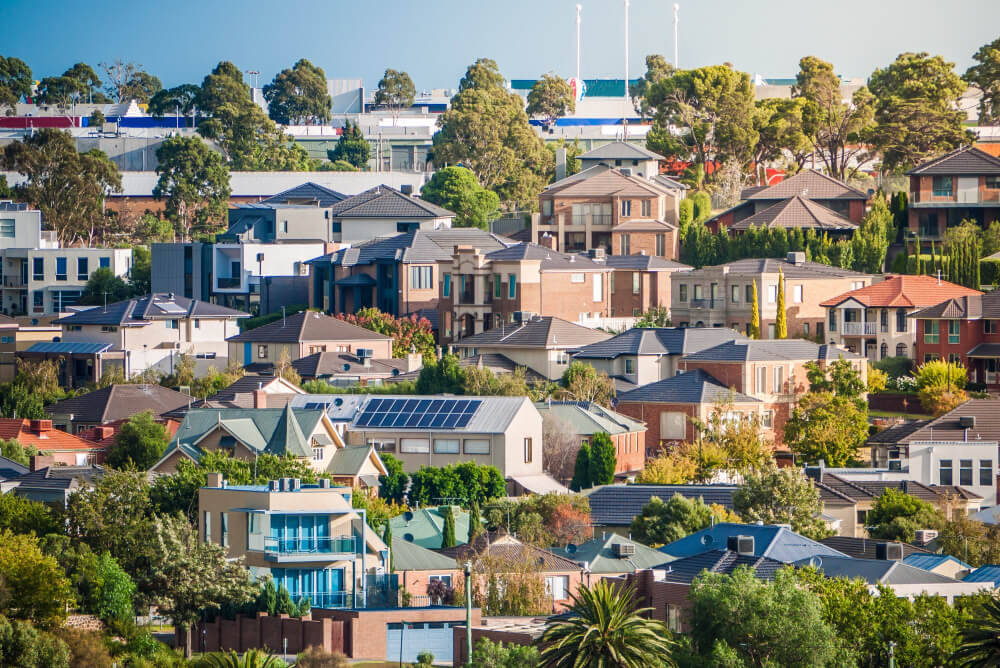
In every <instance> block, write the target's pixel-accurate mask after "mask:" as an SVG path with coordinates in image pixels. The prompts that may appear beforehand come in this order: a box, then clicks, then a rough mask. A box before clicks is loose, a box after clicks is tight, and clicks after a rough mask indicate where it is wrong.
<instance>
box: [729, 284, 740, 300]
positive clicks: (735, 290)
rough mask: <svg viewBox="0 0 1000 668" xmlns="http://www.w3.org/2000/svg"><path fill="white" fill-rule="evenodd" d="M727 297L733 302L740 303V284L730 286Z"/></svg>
mask: <svg viewBox="0 0 1000 668" xmlns="http://www.w3.org/2000/svg"><path fill="white" fill-rule="evenodd" d="M729 299H730V301H732V302H733V303H734V304H739V303H740V286H738V285H734V286H732V288H730V290H729Z"/></svg>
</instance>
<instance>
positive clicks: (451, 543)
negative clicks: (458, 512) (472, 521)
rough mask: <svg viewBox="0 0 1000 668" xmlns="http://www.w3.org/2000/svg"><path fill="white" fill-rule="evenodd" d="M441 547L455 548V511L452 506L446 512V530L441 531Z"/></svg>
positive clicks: (447, 507) (446, 508)
mask: <svg viewBox="0 0 1000 668" xmlns="http://www.w3.org/2000/svg"><path fill="white" fill-rule="evenodd" d="M441 547H455V511H454V510H453V509H452V507H451V506H446V507H445V510H444V528H443V529H441Z"/></svg>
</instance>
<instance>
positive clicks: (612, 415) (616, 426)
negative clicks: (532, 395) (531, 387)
mask: <svg viewBox="0 0 1000 668" xmlns="http://www.w3.org/2000/svg"><path fill="white" fill-rule="evenodd" d="M535 407H536V408H537V409H538V412H539V413H541V414H542V417H545V415H546V414H550V415H552V416H553V417H555V418H557V419H559V420H561V421H563V422H564V423H566V424H567V425H569V426H570V427H571V428H572V429H573V431H574V433H576V434H580V435H590V434H596V433H597V432H604V433H606V434H611V435H614V434H626V433H629V432H637V431H646V425H645V424H644V423H642V422H639V421H638V420H634V419H632V418H630V417H629V416H627V415H623V414H621V413H616V412H615V411H612V410H608V409H607V408H605V407H604V406H601V405H599V404H595V403H592V402H587V401H549V402H545V401H540V402H537V403H536V404H535Z"/></svg>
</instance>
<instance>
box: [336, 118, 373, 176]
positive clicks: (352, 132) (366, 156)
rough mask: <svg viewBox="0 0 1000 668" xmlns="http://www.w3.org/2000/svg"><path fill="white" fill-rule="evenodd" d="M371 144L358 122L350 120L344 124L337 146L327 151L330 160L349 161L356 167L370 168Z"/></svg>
mask: <svg viewBox="0 0 1000 668" xmlns="http://www.w3.org/2000/svg"><path fill="white" fill-rule="evenodd" d="M371 150H372V147H371V144H369V143H368V140H367V139H365V136H364V134H362V132H361V128H359V127H358V125H357V123H352V122H351V121H350V120H348V121H346V122H345V124H344V129H343V131H342V132H341V133H340V137H339V138H338V139H337V146H336V148H334V149H332V150H329V151H327V152H326V157H327V158H329V159H330V162H332V163H337V162H340V161H344V162H347V163H348V164H350V165H351V166H353V167H354V168H356V169H368V161H369V160H370V159H371Z"/></svg>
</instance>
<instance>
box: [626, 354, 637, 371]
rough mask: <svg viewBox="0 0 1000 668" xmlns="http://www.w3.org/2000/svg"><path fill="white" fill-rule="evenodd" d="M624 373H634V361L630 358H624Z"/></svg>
mask: <svg viewBox="0 0 1000 668" xmlns="http://www.w3.org/2000/svg"><path fill="white" fill-rule="evenodd" d="M625 373H627V374H632V373H635V360H634V359H632V358H630V357H626V358H625Z"/></svg>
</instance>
